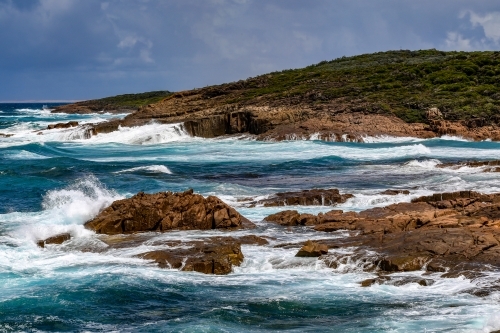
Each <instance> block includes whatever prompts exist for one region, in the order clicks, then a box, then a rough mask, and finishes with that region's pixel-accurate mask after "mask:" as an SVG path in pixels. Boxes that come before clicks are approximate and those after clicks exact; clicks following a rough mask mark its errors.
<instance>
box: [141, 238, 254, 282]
mask: <svg viewBox="0 0 500 333" xmlns="http://www.w3.org/2000/svg"><path fill="white" fill-rule="evenodd" d="M138 257H140V258H143V259H147V260H153V261H155V262H156V263H157V264H158V265H159V266H160V267H162V268H173V269H180V270H182V271H196V272H200V273H204V274H216V275H223V274H229V273H230V272H231V271H232V268H233V265H234V266H239V265H240V264H241V263H242V262H243V258H244V257H243V253H242V252H241V244H240V243H239V242H237V241H236V240H234V239H230V238H223V239H214V240H207V241H198V242H183V247H182V248H167V249H163V250H157V251H150V252H146V253H143V254H140V255H139V256H138Z"/></svg>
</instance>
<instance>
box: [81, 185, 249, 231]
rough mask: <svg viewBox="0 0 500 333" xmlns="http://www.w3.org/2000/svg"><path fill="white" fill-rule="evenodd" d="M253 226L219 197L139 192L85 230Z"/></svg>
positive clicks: (91, 222)
mask: <svg viewBox="0 0 500 333" xmlns="http://www.w3.org/2000/svg"><path fill="white" fill-rule="evenodd" d="M244 224H245V225H247V226H250V225H253V224H252V223H251V222H250V221H248V220H247V219H246V218H244V217H243V216H241V215H240V214H239V213H238V212H237V211H236V210H234V209H233V208H231V207H229V206H228V205H226V204H225V203H224V202H222V200H220V199H219V198H217V197H214V196H209V197H207V198H204V197H203V196H201V195H199V194H194V193H193V190H188V191H185V192H182V193H172V192H163V193H156V194H146V193H143V192H140V193H138V194H136V195H134V196H133V197H131V198H128V199H123V200H117V201H115V202H113V203H112V204H111V206H110V207H108V208H106V209H104V210H103V211H102V212H101V213H99V215H97V216H96V217H95V218H94V219H93V220H91V221H89V222H87V223H85V227H86V228H88V229H91V230H94V231H95V232H97V233H102V234H108V235H113V234H122V233H134V232H143V231H159V232H164V231H168V230H172V229H177V230H192V229H198V230H209V229H234V228H241V227H243V225H244Z"/></svg>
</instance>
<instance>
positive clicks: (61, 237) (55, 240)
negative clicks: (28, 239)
mask: <svg viewBox="0 0 500 333" xmlns="http://www.w3.org/2000/svg"><path fill="white" fill-rule="evenodd" d="M70 239H71V235H70V234H69V233H63V234H58V235H55V236H52V237H49V238H47V239H43V240H39V241H38V242H36V245H38V246H39V247H45V245H47V244H62V243H64V242H66V241H68V240H70Z"/></svg>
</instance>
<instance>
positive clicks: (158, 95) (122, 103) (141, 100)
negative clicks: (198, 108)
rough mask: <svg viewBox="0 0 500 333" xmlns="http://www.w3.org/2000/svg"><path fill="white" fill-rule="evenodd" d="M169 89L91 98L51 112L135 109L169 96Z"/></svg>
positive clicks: (62, 106) (59, 107)
mask: <svg viewBox="0 0 500 333" xmlns="http://www.w3.org/2000/svg"><path fill="white" fill-rule="evenodd" d="M171 94H172V93H171V92H169V91H150V92H145V93H140V94H125V95H117V96H112V97H106V98H101V99H92V100H88V101H83V102H77V103H74V104H66V105H61V106H58V107H56V108H55V109H54V111H53V112H67V113H92V112H99V111H109V112H123V111H130V110H133V111H135V110H137V109H138V108H139V107H141V106H144V105H148V104H153V103H156V102H159V101H161V100H162V99H164V98H166V97H168V96H170V95H171Z"/></svg>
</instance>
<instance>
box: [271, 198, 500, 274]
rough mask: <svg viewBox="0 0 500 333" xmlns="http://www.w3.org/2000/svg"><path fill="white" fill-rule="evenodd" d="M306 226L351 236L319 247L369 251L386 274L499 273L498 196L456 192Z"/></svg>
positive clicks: (293, 218) (283, 220)
mask: <svg viewBox="0 0 500 333" xmlns="http://www.w3.org/2000/svg"><path fill="white" fill-rule="evenodd" d="M299 216H300V214H298V213H297V212H294V211H285V212H281V213H278V214H274V215H271V216H270V217H267V218H266V220H268V221H273V222H276V223H279V224H281V225H300V224H302V223H301V222H300V219H299ZM313 220H314V219H312V218H311V219H309V221H313ZM309 225H314V229H315V230H317V231H323V232H334V231H339V230H349V231H352V232H353V233H352V234H351V237H342V238H335V239H325V240H322V241H321V242H322V243H324V244H326V245H327V246H328V247H329V248H338V247H350V246H356V247H360V248H368V249H370V250H375V251H376V252H377V253H378V255H377V256H376V257H375V258H373V263H374V264H375V265H376V266H377V267H378V268H379V269H381V270H384V271H388V272H395V271H412V270H420V269H423V268H427V270H428V271H431V272H441V271H445V270H448V269H451V270H452V271H453V270H455V271H460V272H463V271H464V270H474V269H480V268H481V266H484V265H485V264H488V265H493V266H495V267H500V246H498V245H499V244H500V194H491V195H484V194H480V193H477V192H473V191H461V192H452V193H442V194H434V195H432V196H427V197H421V198H417V199H415V200H414V201H413V202H411V203H399V204H393V205H389V206H387V207H383V208H373V209H368V210H365V211H362V212H360V213H354V212H347V213H346V212H342V211H341V210H334V211H330V212H327V213H325V214H318V215H317V216H316V220H315V223H310V224H309Z"/></svg>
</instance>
